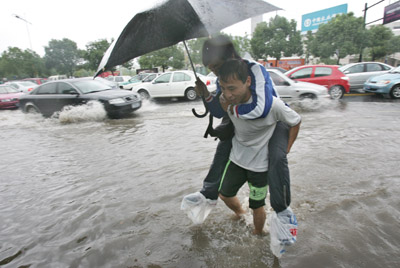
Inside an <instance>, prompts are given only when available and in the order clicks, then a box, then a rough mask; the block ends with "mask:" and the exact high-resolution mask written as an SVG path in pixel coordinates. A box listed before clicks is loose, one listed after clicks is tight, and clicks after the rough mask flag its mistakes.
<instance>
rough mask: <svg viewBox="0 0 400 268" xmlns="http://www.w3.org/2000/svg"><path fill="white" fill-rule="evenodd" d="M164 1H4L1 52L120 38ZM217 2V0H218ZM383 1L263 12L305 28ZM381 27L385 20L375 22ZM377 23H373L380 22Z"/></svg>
mask: <svg viewBox="0 0 400 268" xmlns="http://www.w3.org/2000/svg"><path fill="white" fill-rule="evenodd" d="M160 1H162V0H145V1H144V0H118V1H115V2H114V1H109V0H107V1H105V0H97V1H94V0H79V1H78V0H68V1H60V0H11V1H2V5H1V9H0V53H3V52H4V51H6V50H7V48H8V47H19V48H21V49H28V48H29V49H32V50H34V51H35V52H36V53H38V54H39V55H40V56H44V47H45V46H48V43H49V41H50V40H52V39H56V40H61V39H63V38H68V39H71V40H72V41H74V42H76V43H77V45H78V48H80V49H85V48H86V45H87V44H88V43H89V42H93V41H97V40H100V39H107V40H108V41H111V38H114V39H117V38H118V36H119V34H120V33H121V31H122V30H123V28H124V27H125V25H126V24H127V23H128V22H129V21H130V20H131V19H132V17H133V16H134V15H135V14H136V13H138V12H141V11H143V10H145V9H147V8H151V7H153V6H154V5H155V4H157V3H158V2H160ZM215 1H218V0H215ZM379 1H380V0H373V1H371V0H347V1H345V0H303V1H298V0H286V1H282V0H266V2H268V3H270V4H273V5H275V6H277V7H280V8H282V9H283V10H280V11H277V12H271V13H267V14H264V16H263V19H264V21H268V20H269V19H270V18H271V17H273V16H275V15H276V14H277V15H279V16H284V17H286V18H287V19H289V20H291V19H294V20H295V21H297V27H298V30H301V17H302V15H304V14H307V13H311V12H315V11H318V10H321V9H326V8H330V7H334V6H337V5H342V4H348V12H353V13H354V14H355V16H357V17H362V16H364V13H363V10H364V6H365V3H367V4H368V6H372V5H373V4H375V3H378V2H379ZM395 2H396V0H385V1H383V2H382V3H379V4H377V5H376V6H374V7H372V8H370V9H368V11H367V19H366V22H367V23H368V22H371V21H374V20H376V19H380V18H382V17H383V11H384V7H385V6H387V5H389V4H392V3H395ZM15 16H18V17H19V18H16V17H15ZM376 23H381V21H379V22H376ZM376 23H375V24H376ZM250 31H251V23H250V20H245V21H243V22H240V23H237V24H235V25H232V26H230V27H228V28H226V29H224V30H223V32H225V33H227V34H232V35H236V36H244V35H245V34H246V33H247V34H250Z"/></svg>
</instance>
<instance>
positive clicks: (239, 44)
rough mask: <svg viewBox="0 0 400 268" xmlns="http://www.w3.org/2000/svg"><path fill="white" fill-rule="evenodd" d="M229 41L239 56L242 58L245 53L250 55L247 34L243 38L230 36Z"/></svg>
mask: <svg viewBox="0 0 400 268" xmlns="http://www.w3.org/2000/svg"><path fill="white" fill-rule="evenodd" d="M230 39H231V40H232V43H233V46H234V47H235V49H236V51H237V53H238V54H239V56H241V57H243V56H244V54H245V53H246V52H249V53H251V45H250V38H249V36H248V35H247V34H246V35H245V36H230Z"/></svg>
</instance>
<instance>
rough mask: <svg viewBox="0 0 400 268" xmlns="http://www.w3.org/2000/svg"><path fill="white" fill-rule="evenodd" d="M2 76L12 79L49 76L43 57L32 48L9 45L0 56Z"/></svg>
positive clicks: (0, 73)
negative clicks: (24, 48)
mask: <svg viewBox="0 0 400 268" xmlns="http://www.w3.org/2000/svg"><path fill="white" fill-rule="evenodd" d="M0 76H1V77H7V78H10V79H21V78H27V77H43V76H47V73H46V69H45V66H44V61H43V59H42V58H41V57H40V56H39V55H38V54H37V53H36V52H34V51H32V50H30V49H26V50H21V49H20V48H18V47H9V48H8V50H7V51H4V52H3V53H2V56H1V57H0Z"/></svg>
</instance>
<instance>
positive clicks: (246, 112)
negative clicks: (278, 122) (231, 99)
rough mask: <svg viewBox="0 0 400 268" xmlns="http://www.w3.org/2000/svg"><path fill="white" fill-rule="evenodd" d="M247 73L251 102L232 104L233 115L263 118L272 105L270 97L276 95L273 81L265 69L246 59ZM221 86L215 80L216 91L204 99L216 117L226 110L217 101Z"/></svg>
mask: <svg viewBox="0 0 400 268" xmlns="http://www.w3.org/2000/svg"><path fill="white" fill-rule="evenodd" d="M244 61H245V62H246V63H247V66H248V70H249V75H250V77H251V85H250V90H251V94H252V97H253V102H252V103H249V104H238V105H234V106H233V113H234V116H236V117H238V118H242V119H257V118H265V117H266V116H267V115H268V112H269V110H270V109H271V105H272V97H273V96H275V97H277V93H276V91H275V89H274V86H273V82H272V80H271V78H270V76H269V73H268V72H267V70H266V69H265V68H264V66H262V65H261V64H259V63H258V62H255V61H252V62H250V61H247V60H244ZM220 92H221V87H220V85H219V82H218V80H217V90H216V92H214V93H212V94H210V96H209V97H208V98H207V99H206V102H207V104H208V107H209V108H210V112H211V114H212V115H213V116H214V117H216V118H222V117H223V116H224V115H226V112H225V111H224V110H223V109H222V107H221V105H220V103H219V98H218V96H219V93H220Z"/></svg>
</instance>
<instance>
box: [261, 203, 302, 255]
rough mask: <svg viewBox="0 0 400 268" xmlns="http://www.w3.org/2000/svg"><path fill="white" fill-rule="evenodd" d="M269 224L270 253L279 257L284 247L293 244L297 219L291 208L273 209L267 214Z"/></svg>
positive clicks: (284, 250)
mask: <svg viewBox="0 0 400 268" xmlns="http://www.w3.org/2000/svg"><path fill="white" fill-rule="evenodd" d="M268 223H269V226H270V237H271V242H270V248H271V251H272V253H273V254H274V255H275V256H276V257H278V258H280V257H282V255H283V254H284V253H285V252H286V247H287V246H290V245H293V244H294V243H295V242H296V238H297V219H296V215H295V214H294V213H293V211H292V209H291V208H290V207H288V208H287V209H285V210H284V211H281V212H279V213H276V212H275V211H273V212H272V213H271V214H269V216H268Z"/></svg>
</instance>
